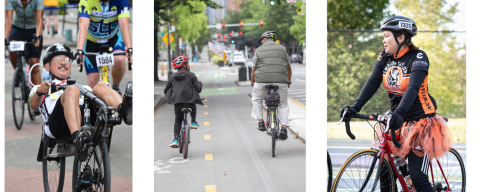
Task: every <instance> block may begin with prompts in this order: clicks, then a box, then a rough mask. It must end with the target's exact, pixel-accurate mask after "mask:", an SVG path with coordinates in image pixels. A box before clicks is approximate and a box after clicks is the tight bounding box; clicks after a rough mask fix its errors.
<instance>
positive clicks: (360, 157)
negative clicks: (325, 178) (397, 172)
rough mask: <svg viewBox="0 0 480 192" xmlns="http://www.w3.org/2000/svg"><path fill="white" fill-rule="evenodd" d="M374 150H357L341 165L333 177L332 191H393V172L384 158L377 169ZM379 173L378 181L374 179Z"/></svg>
mask: <svg viewBox="0 0 480 192" xmlns="http://www.w3.org/2000/svg"><path fill="white" fill-rule="evenodd" d="M377 155H378V152H377V151H375V150H370V149H369V150H363V151H359V152H357V153H355V154H353V155H352V156H350V158H348V160H347V161H345V163H344V164H343V165H342V167H341V168H340V171H339V172H338V174H337V177H336V178H335V182H334V183H333V186H332V191H334V192H335V191H361V190H360V189H361V188H362V187H363V191H365V192H367V191H368V192H370V191H372V188H373V186H374V184H375V189H373V191H395V180H394V173H393V171H392V168H391V167H390V164H389V163H388V161H387V160H386V159H384V161H383V163H382V169H381V170H380V171H378V163H379V162H380V161H379V160H380V159H379V157H378V156H377ZM377 174H379V179H378V181H375V178H376V175H377Z"/></svg>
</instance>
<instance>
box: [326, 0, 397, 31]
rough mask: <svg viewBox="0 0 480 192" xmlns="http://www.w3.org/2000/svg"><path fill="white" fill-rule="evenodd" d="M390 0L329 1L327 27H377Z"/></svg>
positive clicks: (386, 14)
mask: <svg viewBox="0 0 480 192" xmlns="http://www.w3.org/2000/svg"><path fill="white" fill-rule="evenodd" d="M388 2H389V0H377V1H371V0H345V1H336V0H328V1H327V29H377V28H378V27H380V25H379V24H380V21H381V20H382V19H384V18H385V17H386V16H388V10H386V8H387V6H388Z"/></svg>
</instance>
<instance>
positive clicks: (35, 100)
mask: <svg viewBox="0 0 480 192" xmlns="http://www.w3.org/2000/svg"><path fill="white" fill-rule="evenodd" d="M39 87H40V86H39V85H36V86H34V87H33V88H32V90H31V91H30V94H29V100H28V101H29V103H28V104H29V105H30V108H31V109H32V110H36V109H38V108H39V107H40V104H42V99H43V98H42V97H40V96H38V95H37V94H36V92H37V89H38V88H39Z"/></svg>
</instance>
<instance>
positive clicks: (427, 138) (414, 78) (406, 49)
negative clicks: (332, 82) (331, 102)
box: [341, 16, 452, 192]
mask: <svg viewBox="0 0 480 192" xmlns="http://www.w3.org/2000/svg"><path fill="white" fill-rule="evenodd" d="M380 30H382V31H383V45H384V49H382V51H381V52H380V55H379V56H378V59H377V60H376V61H375V65H374V67H373V71H372V74H371V75H370V78H369V79H368V81H367V83H366V84H365V85H364V87H363V89H362V91H361V92H360V95H359V96H358V98H357V100H356V101H355V103H354V104H353V105H352V106H350V107H348V113H347V114H345V116H346V117H351V116H352V115H354V114H356V113H358V112H359V111H360V110H361V109H362V107H363V106H364V105H365V103H367V101H368V100H369V99H370V98H371V97H372V96H373V95H374V94H375V92H376V91H377V90H378V88H379V86H380V84H381V83H382V82H383V86H384V87H385V89H386V90H387V92H388V96H389V98H390V102H391V106H390V110H391V111H392V112H394V113H393V115H392V118H391V119H390V124H389V126H390V128H391V129H395V130H397V135H400V140H399V142H400V144H401V145H402V146H401V148H396V147H395V145H393V144H392V143H390V146H393V149H392V151H393V153H394V154H395V155H396V156H400V157H401V158H402V161H403V160H405V158H408V168H409V172H410V176H411V178H412V181H413V185H414V187H415V189H416V190H417V191H418V192H427V191H428V192H432V191H433V188H432V185H431V184H430V182H429V181H428V169H429V167H428V164H429V161H430V160H431V159H432V158H440V157H442V156H443V155H444V154H445V153H447V152H448V150H449V149H450V146H451V142H452V141H451V134H450V130H449V128H448V127H447V125H446V124H445V121H444V120H443V119H442V117H440V116H438V115H437V114H436V113H435V111H436V109H437V104H436V102H435V99H434V98H433V97H432V96H431V95H430V94H429V92H428V69H429V67H430V63H429V60H428V57H427V54H426V53H425V52H424V51H422V50H420V49H419V48H418V47H416V46H415V45H414V44H413V43H412V37H413V36H415V35H416V34H417V26H416V24H415V22H414V21H413V20H411V19H409V18H407V17H402V16H393V17H390V18H387V19H385V20H384V21H382V23H381V27H380ZM344 110H345V109H342V112H341V115H343V112H344ZM389 142H391V141H389Z"/></svg>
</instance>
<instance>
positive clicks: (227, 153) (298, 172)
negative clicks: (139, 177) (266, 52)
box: [154, 63, 306, 192]
mask: <svg viewBox="0 0 480 192" xmlns="http://www.w3.org/2000/svg"><path fill="white" fill-rule="evenodd" d="M191 65H192V71H193V72H194V73H195V74H196V75H197V76H198V77H199V78H200V80H201V81H202V82H203V85H204V87H203V90H202V93H201V94H200V95H201V96H203V97H205V98H206V99H205V101H204V106H201V105H197V121H198V123H199V124H200V127H199V128H198V129H197V130H192V131H191V143H190V145H189V156H188V158H187V159H183V156H182V154H180V153H179V151H178V148H175V149H172V148H170V147H169V144H170V143H171V141H172V140H173V124H174V118H175V115H174V113H173V106H172V105H168V104H164V105H159V106H158V108H157V109H156V110H155V114H154V117H155V122H154V125H155V146H154V148H155V155H154V157H155V159H154V172H155V191H207V192H214V191H217V190H218V191H232V192H235V191H305V190H306V183H305V180H306V175H305V170H306V167H305V166H306V155H305V152H306V145H305V143H304V142H303V141H302V140H300V139H294V138H293V136H294V135H293V134H291V133H289V138H288V139H287V140H286V141H278V142H277V147H276V149H275V152H276V157H272V147H271V138H270V137H269V136H267V135H266V134H265V133H264V132H260V131H258V130H257V126H258V122H257V121H256V120H254V119H253V118H251V117H250V115H251V110H252V104H251V98H250V96H249V95H248V93H250V92H251V87H250V86H245V87H241V86H237V85H236V84H235V83H234V81H235V80H238V75H237V76H229V75H228V73H229V71H222V70H220V69H219V68H218V66H216V65H213V64H211V63H192V64H191ZM297 85H300V83H298V84H297ZM163 86H164V85H163ZM163 88H164V87H162V84H160V83H155V93H156V94H157V93H159V94H160V93H163ZM188 119H189V120H190V118H188Z"/></svg>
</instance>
